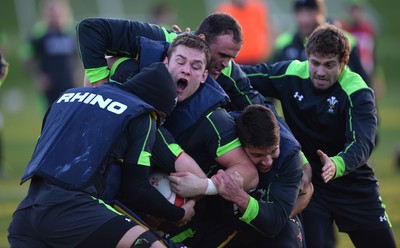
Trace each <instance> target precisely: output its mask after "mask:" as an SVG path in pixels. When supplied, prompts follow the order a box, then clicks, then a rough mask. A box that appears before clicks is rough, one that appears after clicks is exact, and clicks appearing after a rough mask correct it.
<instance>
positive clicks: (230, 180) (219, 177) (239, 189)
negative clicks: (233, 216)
mask: <svg viewBox="0 0 400 248" xmlns="http://www.w3.org/2000/svg"><path fill="white" fill-rule="evenodd" d="M211 179H212V180H213V182H214V184H215V186H216V187H217V189H218V193H219V194H220V195H221V196H222V197H223V198H224V199H226V200H228V201H231V202H233V203H235V204H236V205H237V206H238V207H239V209H240V211H241V212H242V213H243V212H245V211H246V208H247V205H248V204H249V201H250V196H249V195H248V194H247V193H246V191H244V189H243V180H244V179H243V177H242V175H240V173H239V172H237V171H235V172H233V173H231V174H228V173H226V172H225V171H224V170H219V171H218V172H217V174H215V175H214V176H212V178H211Z"/></svg>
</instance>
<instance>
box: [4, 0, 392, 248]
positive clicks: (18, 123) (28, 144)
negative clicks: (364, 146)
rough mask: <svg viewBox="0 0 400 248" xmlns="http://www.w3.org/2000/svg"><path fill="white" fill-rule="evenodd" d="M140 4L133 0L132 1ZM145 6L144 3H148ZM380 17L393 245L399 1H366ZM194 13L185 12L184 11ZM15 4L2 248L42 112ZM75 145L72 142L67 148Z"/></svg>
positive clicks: (199, 12)
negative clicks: (22, 56) (26, 66)
mask: <svg viewBox="0 0 400 248" xmlns="http://www.w3.org/2000/svg"><path fill="white" fill-rule="evenodd" d="M71 2H72V4H73V6H74V7H75V8H76V9H77V11H76V13H78V15H79V16H81V17H82V16H84V12H83V11H84V10H87V11H88V10H91V8H90V6H91V5H92V4H93V1H77V0H72V1H71ZM135 2H136V3H138V2H143V1H131V2H130V3H131V5H133V4H132V3H135ZM146 2H147V1H146ZM150 2H151V1H150ZM169 2H170V3H171V4H172V5H173V6H175V7H176V8H177V13H178V14H179V17H180V18H179V19H180V20H181V21H182V23H180V24H181V25H183V26H185V25H187V26H191V27H195V26H196V24H197V23H198V22H199V21H200V20H201V18H202V16H204V14H205V13H204V11H203V10H204V5H203V3H202V2H201V1H179V0H174V1H169ZM369 2H370V3H371V4H372V5H373V6H374V7H375V8H376V10H377V12H378V13H380V16H381V27H382V28H381V30H380V34H379V40H378V41H379V44H378V45H379V46H378V57H379V60H380V61H381V63H382V65H383V67H384V69H385V73H386V88H387V89H386V95H385V96H384V97H382V98H380V99H378V110H379V117H380V126H379V145H378V146H377V148H376V149H375V151H374V152H373V154H372V157H371V162H372V165H373V167H374V169H375V172H376V176H377V177H378V179H379V181H380V185H381V194H382V198H383V201H384V202H385V204H386V207H387V211H388V213H389V217H390V220H391V222H392V224H393V230H394V233H395V236H396V240H397V243H398V244H400V208H399V206H400V168H396V167H395V161H394V151H395V148H396V147H397V146H398V145H400V116H399V114H400V113H399V111H400V101H399V100H398V99H399V94H400V83H399V82H398V78H397V75H398V72H399V69H398V68H399V65H400V49H398V43H399V41H400V32H399V28H398V27H397V26H398V25H397V23H398V22H397V21H396V22H395V21H394V20H398V13H397V10H398V9H399V7H400V3H399V2H397V1H394V0H390V1H379V0H370V1H369ZM190 9H191V10H196V11H193V12H191V11H187V10H190ZM14 13H15V10H14V4H13V1H12V0H3V1H2V7H1V8H0V23H1V24H2V25H1V30H0V32H5V33H7V37H8V41H7V44H8V45H6V49H7V57H8V60H9V63H10V72H9V77H8V78H7V80H6V82H5V83H4V85H3V86H2V88H1V90H0V109H1V112H2V113H3V116H4V120H5V125H4V129H3V132H2V138H3V142H4V167H3V168H2V170H3V173H2V177H1V178H0V248H3V247H9V245H8V242H7V237H6V236H7V226H8V224H9V222H10V220H11V215H12V213H13V211H14V209H15V207H16V206H17V204H18V203H19V201H20V200H21V199H22V198H23V197H24V195H25V194H26V190H27V185H23V186H19V179H20V177H21V175H22V172H23V170H24V168H25V166H26V164H27V162H28V161H29V158H30V156H31V154H32V151H33V149H34V145H35V141H36V139H37V137H38V134H39V131H40V125H41V118H42V115H43V110H42V109H41V102H40V101H41V98H40V97H39V95H38V94H37V92H36V91H35V89H34V88H33V83H32V81H31V80H30V79H29V78H28V77H27V76H26V75H25V74H24V73H23V71H22V69H21V67H20V66H19V63H20V62H19V61H18V59H17V56H16V54H17V52H18V47H19V44H20V38H19V33H18V30H17V29H16V26H17V24H16V23H17V22H16V17H15V14H14ZM71 145H73V144H71ZM339 247H340V248H341V247H343V248H346V247H352V245H351V243H350V241H349V239H348V237H347V236H345V235H342V234H340V235H339Z"/></svg>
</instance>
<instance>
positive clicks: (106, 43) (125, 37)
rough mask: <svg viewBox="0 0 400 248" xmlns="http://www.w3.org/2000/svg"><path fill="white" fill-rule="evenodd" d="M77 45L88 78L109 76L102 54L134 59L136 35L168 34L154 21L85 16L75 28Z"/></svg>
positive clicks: (158, 36)
mask: <svg viewBox="0 0 400 248" xmlns="http://www.w3.org/2000/svg"><path fill="white" fill-rule="evenodd" d="M76 32H77V39H78V45H79V50H80V55H81V58H82V62H83V66H84V68H85V73H86V75H87V76H88V78H89V81H91V82H93V81H98V80H100V79H103V78H106V77H107V76H108V75H109V70H108V67H107V61H106V59H105V55H119V56H125V57H131V58H134V57H136V56H137V54H138V39H137V37H138V36H144V37H147V38H149V39H153V40H161V41H164V40H166V34H167V33H168V32H167V31H166V30H165V29H164V28H161V27H160V26H157V25H155V24H149V23H144V22H136V21H131V20H124V19H111V18H88V19H85V20H83V21H81V22H80V23H78V25H77V27H76Z"/></svg>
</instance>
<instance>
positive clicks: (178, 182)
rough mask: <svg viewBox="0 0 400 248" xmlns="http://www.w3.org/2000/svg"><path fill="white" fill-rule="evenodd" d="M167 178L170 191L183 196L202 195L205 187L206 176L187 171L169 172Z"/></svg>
mask: <svg viewBox="0 0 400 248" xmlns="http://www.w3.org/2000/svg"><path fill="white" fill-rule="evenodd" d="M168 179H169V183H170V185H171V189H172V191H174V192H175V193H177V194H178V195H180V196H182V197H185V198H191V197H195V196H199V195H203V194H204V192H206V189H207V178H200V177H198V176H196V175H195V174H193V173H190V172H187V171H181V172H174V173H171V174H170V175H169V176H168Z"/></svg>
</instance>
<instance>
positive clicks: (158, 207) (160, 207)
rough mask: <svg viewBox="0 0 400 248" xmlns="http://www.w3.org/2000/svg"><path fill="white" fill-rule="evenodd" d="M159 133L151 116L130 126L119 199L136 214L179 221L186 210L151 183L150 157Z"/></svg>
mask: <svg viewBox="0 0 400 248" xmlns="http://www.w3.org/2000/svg"><path fill="white" fill-rule="evenodd" d="M156 131H157V130H156V123H155V120H154V119H153V118H152V117H151V116H150V115H149V114H146V115H142V116H140V117H139V118H135V119H134V121H131V123H130V124H129V126H128V130H127V134H128V135H129V139H128V140H129V142H128V150H127V151H126V155H125V159H124V166H123V169H122V182H121V188H120V196H121V198H122V202H123V203H124V204H125V205H126V206H127V207H128V208H130V209H132V210H134V211H140V212H144V213H147V214H150V215H153V216H156V217H160V218H165V219H167V220H170V221H178V220H180V219H181V218H182V217H183V216H184V210H183V208H180V207H176V206H175V205H173V204H171V203H170V202H169V201H168V200H167V199H166V198H165V197H164V196H163V195H162V194H161V193H159V192H158V191H157V190H156V189H155V188H154V187H153V186H151V184H150V183H149V176H150V170H151V167H150V156H151V150H152V147H153V144H154V139H155V134H156Z"/></svg>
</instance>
